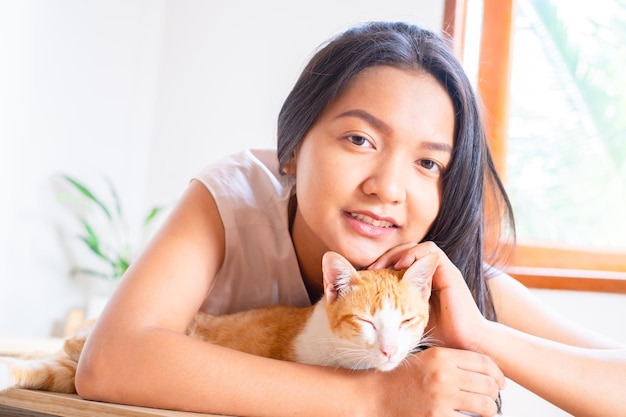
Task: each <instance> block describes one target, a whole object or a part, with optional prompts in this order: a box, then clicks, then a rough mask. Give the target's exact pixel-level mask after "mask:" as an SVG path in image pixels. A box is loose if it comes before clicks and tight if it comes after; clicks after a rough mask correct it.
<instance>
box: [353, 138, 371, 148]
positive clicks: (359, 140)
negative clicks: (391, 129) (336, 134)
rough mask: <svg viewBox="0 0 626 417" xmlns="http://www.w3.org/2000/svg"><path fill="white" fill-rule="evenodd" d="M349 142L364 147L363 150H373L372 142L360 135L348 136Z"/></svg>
mask: <svg viewBox="0 0 626 417" xmlns="http://www.w3.org/2000/svg"><path fill="white" fill-rule="evenodd" d="M348 140H349V141H350V142H352V144H354V145H356V146H359V147H362V148H372V147H373V146H372V142H370V141H369V140H368V139H366V138H364V137H363V136H359V135H350V136H348Z"/></svg>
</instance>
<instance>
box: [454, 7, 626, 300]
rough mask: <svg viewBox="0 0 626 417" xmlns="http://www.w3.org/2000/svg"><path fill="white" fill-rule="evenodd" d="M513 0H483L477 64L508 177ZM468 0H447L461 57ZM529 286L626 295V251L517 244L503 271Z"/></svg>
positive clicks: (492, 135)
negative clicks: (508, 265)
mask: <svg viewBox="0 0 626 417" xmlns="http://www.w3.org/2000/svg"><path fill="white" fill-rule="evenodd" d="M513 13H514V0H484V1H483V26H482V33H481V42H480V48H481V50H480V60H479V68H478V92H479V94H480V97H481V100H482V102H483V107H484V110H485V111H484V114H485V115H486V116H485V127H486V131H487V136H488V139H489V146H490V148H491V152H492V155H493V158H494V163H495V165H496V168H497V170H498V173H499V174H500V175H501V176H502V178H505V176H506V152H507V146H506V145H507V141H508V132H507V129H508V116H509V99H510V97H509V95H510V94H509V91H510V87H509V86H510V76H511V57H512V51H511V40H512V33H513ZM466 15H467V0H445V7H444V17H443V31H444V32H445V33H447V34H448V35H449V36H450V37H451V38H452V39H453V46H454V51H455V53H456V54H457V56H458V57H459V58H461V59H462V56H463V50H464V42H465V21H466ZM507 272H509V273H510V274H511V275H513V276H514V277H515V278H517V279H518V280H519V281H521V282H522V283H524V284H525V285H526V286H528V287H533V288H547V289H563V290H577V291H597V292H611V293H620V294H626V253H619V252H598V251H587V250H575V249H568V248H564V247H545V246H533V245H517V247H516V249H515V251H514V252H513V257H512V259H511V262H510V267H509V269H508V270H507Z"/></svg>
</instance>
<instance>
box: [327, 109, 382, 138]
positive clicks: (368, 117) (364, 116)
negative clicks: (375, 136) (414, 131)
mask: <svg viewBox="0 0 626 417" xmlns="http://www.w3.org/2000/svg"><path fill="white" fill-rule="evenodd" d="M340 117H357V118H359V119H361V120H364V121H365V122H367V123H369V124H370V125H372V126H373V127H374V128H376V129H377V130H379V131H381V132H383V133H385V134H391V132H393V129H391V127H390V126H389V125H388V124H386V123H385V122H383V121H382V120H380V119H379V118H378V117H376V116H374V115H373V114H371V113H368V112H366V111H365V110H361V109H353V110H347V111H344V112H343V113H341V114H340V115H338V116H337V117H335V119H339V118H340Z"/></svg>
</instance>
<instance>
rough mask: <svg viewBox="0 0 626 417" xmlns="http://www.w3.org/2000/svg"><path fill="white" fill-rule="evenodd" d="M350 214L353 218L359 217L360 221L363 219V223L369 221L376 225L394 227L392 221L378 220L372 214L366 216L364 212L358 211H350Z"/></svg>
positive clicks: (368, 222)
mask: <svg viewBox="0 0 626 417" xmlns="http://www.w3.org/2000/svg"><path fill="white" fill-rule="evenodd" d="M350 216H352V217H353V218H355V219H357V220H358V221H361V222H363V223H367V224H370V225H372V226H375V227H393V223H390V222H388V221H386V220H376V219H374V218H372V217H370V216H366V215H364V214H356V213H350Z"/></svg>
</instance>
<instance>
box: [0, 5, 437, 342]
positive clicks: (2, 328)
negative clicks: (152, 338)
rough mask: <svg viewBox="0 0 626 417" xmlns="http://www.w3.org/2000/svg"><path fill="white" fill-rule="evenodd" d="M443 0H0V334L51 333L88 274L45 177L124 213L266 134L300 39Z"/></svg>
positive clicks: (76, 301) (416, 15)
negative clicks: (85, 190)
mask: <svg viewBox="0 0 626 417" xmlns="http://www.w3.org/2000/svg"><path fill="white" fill-rule="evenodd" d="M442 14H443V0H436V1H431V0H403V1H400V0H395V1H386V2H379V1H374V0H359V1H357V0H354V1H342V2H338V1H336V0H319V1H317V2H293V1H288V0H282V1H278V0H272V1H263V2H260V1H256V0H247V1H228V0H223V1H200V0H169V1H168V0H88V1H87V0H0V56H1V57H2V58H1V62H2V64H1V65H0V190H1V193H2V194H1V197H0V198H1V201H2V203H1V204H0V336H9V335H10V336H49V335H58V333H59V331H60V324H61V323H62V322H63V321H64V320H65V315H66V314H67V312H68V310H69V309H70V308H73V307H84V306H85V303H86V298H87V296H88V295H89V293H91V292H93V291H94V289H93V288H92V284H90V283H86V282H85V281H82V280H77V279H74V278H70V275H69V270H70V268H71V266H73V265H75V264H76V263H78V264H81V265H82V264H84V263H89V258H88V256H89V254H88V253H86V251H85V250H84V249H83V248H82V245H80V244H79V243H78V241H77V240H76V239H75V237H74V235H75V234H76V233H77V232H78V231H79V229H78V227H77V225H76V223H75V222H74V220H75V219H74V218H73V217H71V216H70V215H69V213H68V212H67V210H65V209H64V208H63V207H62V206H61V205H60V204H59V202H58V201H57V198H56V195H55V188H54V179H55V176H56V175H58V173H59V172H66V173H69V174H72V175H74V176H76V177H78V178H80V179H82V180H84V181H85V182H86V183H88V184H90V185H92V186H93V187H94V188H96V191H98V192H100V193H104V194H106V191H107V188H106V186H105V183H104V181H103V179H102V176H103V175H106V176H108V177H110V178H111V180H112V181H113V182H114V183H115V184H116V185H117V187H118V191H119V193H120V196H121V199H122V200H123V202H124V203H125V204H126V209H127V211H128V212H129V218H130V219H131V220H133V219H134V220H135V221H138V220H139V218H140V216H141V214H142V213H143V212H144V211H145V210H146V209H147V208H148V207H150V206H152V205H155V204H171V203H173V202H174V201H175V200H176V199H177V198H178V196H179V195H180V193H181V192H182V191H183V190H184V188H185V187H186V185H187V182H188V180H189V178H190V177H191V176H192V175H193V174H194V173H195V172H196V171H197V170H198V169H200V168H201V167H202V166H204V165H205V164H207V163H209V162H211V161H212V160H214V159H215V158H217V157H219V156H221V155H224V154H226V153H230V152H232V151H235V150H239V149H243V148H246V147H253V146H266V147H273V146H274V141H275V139H274V135H275V127H274V126H275V121H276V116H277V114H278V110H279V108H280V105H281V104H282V101H283V99H284V98H285V97H286V95H287V93H288V91H289V90H290V88H291V86H292V84H293V83H294V82H295V79H296V77H297V76H298V73H299V71H300V69H301V68H302V67H303V65H304V64H305V61H306V60H307V58H308V57H309V56H310V54H311V53H312V52H313V50H314V49H315V48H316V47H317V46H318V45H319V44H321V43H322V42H323V41H324V40H326V39H327V38H328V37H329V36H331V35H333V34H335V33H337V32H339V31H342V30H343V29H345V28H347V27H348V26H350V25H352V24H354V23H356V22H360V21H364V20H372V19H394V20H396V19H397V20H408V21H413V22H416V23H419V24H422V25H424V26H426V27H429V28H431V29H433V30H437V31H438V30H439V28H440V27H441V21H442Z"/></svg>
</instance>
